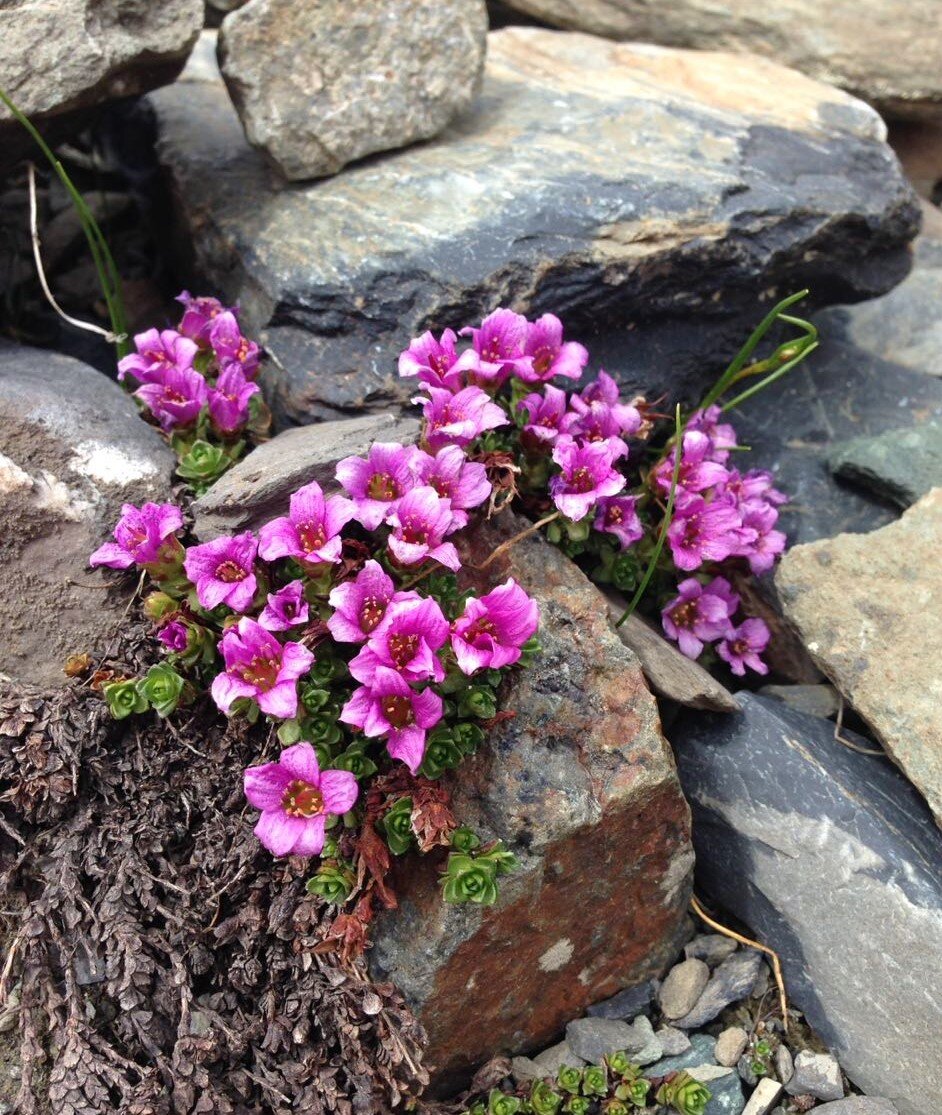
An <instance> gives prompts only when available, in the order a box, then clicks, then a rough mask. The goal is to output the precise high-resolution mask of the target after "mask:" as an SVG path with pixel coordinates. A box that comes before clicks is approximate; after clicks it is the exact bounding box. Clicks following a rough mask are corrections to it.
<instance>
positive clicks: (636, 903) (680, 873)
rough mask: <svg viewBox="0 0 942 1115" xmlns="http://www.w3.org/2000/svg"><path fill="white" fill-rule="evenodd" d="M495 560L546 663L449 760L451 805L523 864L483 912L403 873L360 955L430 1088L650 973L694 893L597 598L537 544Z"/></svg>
mask: <svg viewBox="0 0 942 1115" xmlns="http://www.w3.org/2000/svg"><path fill="white" fill-rule="evenodd" d="M504 518H505V516H501V520H504ZM506 518H507V520H509V521H507V522H506V524H504V525H502V526H501V528H500V531H498V529H497V526H496V524H494V523H492V524H489V525H486V526H484V527H482V528H481V530H480V531H478V532H476V533H475V536H474V545H475V553H476V554H484V553H489V552H491V551H492V550H493V548H494V547H495V545H496V544H498V542H499V540H500V539H501V538H504V537H509V536H510V532H512V531H514V530H515V529H516V528H517V527H519V520H514V519H513V518H511V517H510V516H507V517H506ZM494 564H495V566H499V568H496V569H492V570H489V571H488V572H492V573H493V580H494V581H495V582H500V581H503V580H505V579H506V577H507V576H509V575H513V576H514V577H516V578H517V579H518V581H519V582H520V583H521V584H522V585H523V586H524V587H525V588H526V589H527V591H528V592H530V593H532V594H533V595H534V596H535V597H536V599H537V600H538V601H539V603H540V607H541V611H542V626H541V635H540V638H541V641H542V645H543V652H542V654H540V655H539V656H538V658H537V659H536V661H535V663H534V665H533V666H531V667H530V668H529V669H527V670H525V671H523V672H522V673H521V674H520V676H519V679H518V680H517V681H516V682H515V683H514V685H513V687H512V688H511V690H510V691H509V692H508V693H507V695H506V698H505V700H504V707H506V708H509V709H512V710H514V711H515V712H516V714H517V715H516V718H515V719H513V720H509V721H506V722H504V723H503V724H500V725H498V726H496V727H495V728H494V729H493V730H492V731H491V732H490V734H489V736H488V739H487V741H486V743H485V744H484V745H483V746H482V748H481V749H480V750H479V752H478V754H477V755H476V756H475V757H474V758H473V759H471V760H468V761H467V762H466V763H465V764H464V765H463V766H462V768H461V775H460V779H459V780H457V781H456V782H455V784H454V786H453V792H454V809H455V813H456V815H457V816H459V817H461V818H462V821H463V822H464V823H467V824H470V825H472V826H473V827H474V828H475V829H476V830H479V831H481V834H482V836H483V837H484V838H485V839H487V838H493V837H499V838H500V839H502V840H503V841H504V842H505V843H506V844H507V845H508V846H509V847H510V848H511V849H512V850H513V851H514V852H515V853H516V854H517V856H518V857H519V860H520V867H519V868H518V870H517V871H515V872H514V873H513V874H511V875H509V876H507V877H506V879H503V880H501V896H500V899H499V901H498V903H497V904H496V905H495V906H493V907H490V908H488V909H484V910H482V909H480V908H479V907H471V906H448V905H446V904H444V903H443V902H442V901H441V886H440V883H439V877H438V872H439V868H438V866H437V865H435V864H431V863H429V864H424V865H422V866H421V867H419V868H417V867H416V866H415V865H413V864H410V865H409V870H408V872H403V877H402V878H401V879H398V878H397V880H396V887H397V893H398V895H399V897H400V907H399V909H398V910H397V911H393V912H391V913H389V914H384V915H383V916H382V917H381V918H380V919H379V921H378V924H377V932H376V938H375V944H374V947H373V949H372V950H371V953H370V963H371V966H372V969H373V971H374V972H375V973H377V974H379V975H381V976H383V977H384V978H390V979H392V980H394V981H395V983H396V984H397V986H398V987H399V988H400V989H401V991H402V992H403V993H404V995H405V996H406V998H407V999H408V1000H409V1001H410V1003H411V1004H412V1005H413V1006H414V1007H415V1008H416V1010H417V1012H418V1015H419V1018H420V1020H421V1022H422V1024H423V1025H424V1026H425V1028H426V1030H427V1031H428V1035H429V1041H430V1048H429V1054H428V1056H429V1060H430V1061H431V1062H432V1063H434V1064H436V1065H437V1066H438V1068H439V1073H438V1080H439V1083H440V1084H442V1085H443V1086H446V1085H448V1084H455V1083H460V1082H461V1081H462V1080H464V1079H467V1077H468V1075H469V1073H470V1071H471V1070H472V1069H473V1068H474V1066H475V1065H477V1064H478V1063H480V1062H482V1061H484V1060H486V1059H487V1058H488V1057H490V1056H491V1055H492V1054H493V1053H495V1052H496V1051H503V1052H524V1053H526V1052H529V1051H531V1050H533V1049H540V1048H541V1047H542V1046H545V1045H546V1043H547V1042H548V1041H551V1040H552V1039H553V1038H554V1037H555V1036H556V1035H558V1034H559V1033H560V1032H561V1030H562V1029H563V1027H564V1026H565V1024H566V1023H567V1022H568V1021H569V1020H570V1019H572V1018H574V1017H579V1016H580V1015H582V1014H583V1013H584V1012H585V1009H586V1007H588V1006H589V1004H590V1003H593V1002H596V1001H598V1000H599V999H602V998H605V997H607V996H611V995H613V994H614V993H615V992H616V991H618V990H619V989H620V988H623V987H628V986H631V985H634V984H639V983H643V982H644V981H646V980H649V979H651V978H652V977H654V976H660V975H661V973H662V972H663V971H664V969H665V968H666V966H667V964H668V963H669V962H670V960H671V959H672V958H673V957H674V956H676V955H677V953H678V952H679V951H680V947H681V944H682V942H683V939H684V928H685V911H686V905H687V902H688V899H689V895H690V875H691V869H692V863H693V856H692V851H691V847H690V843H689V829H688V810H687V805H686V802H685V801H684V799H683V796H682V794H681V792H680V787H679V784H678V782H677V777H676V771H675V768H674V763H673V759H672V757H671V755H670V751H669V748H668V747H667V745H666V743H665V742H664V740H663V737H662V736H661V733H660V728H659V723H658V717H657V708H656V705H655V701H654V698H653V696H652V695H651V693H650V692H649V691H648V689H647V688H646V686H645V684H644V680H643V677H642V674H641V668H640V666H639V664H638V662H637V660H636V659H635V658H634V656H633V655H632V654H631V652H630V651H629V650H627V648H625V647H624V646H622V644H621V643H620V642H619V641H618V639H617V637H616V636H615V634H614V633H613V632H612V630H611V628H610V626H609V623H608V619H607V616H606V612H605V607H604V602H603V600H602V597H601V595H600V594H599V592H598V590H597V589H596V588H594V586H592V585H591V584H590V583H589V581H588V580H586V578H585V577H584V576H583V574H582V573H581V572H580V571H579V570H578V569H577V568H576V567H575V566H574V565H573V564H572V563H571V562H570V561H569V560H568V559H567V558H565V557H564V556H563V555H562V554H561V553H560V552H559V551H558V550H557V549H555V548H554V547H552V546H550V545H549V544H548V543H546V542H544V541H543V540H542V539H539V538H536V537H531V538H529V539H525V540H524V541H522V542H520V543H518V544H517V545H516V546H515V547H514V548H513V549H512V550H511V551H509V553H507V554H506V555H503V556H502V557H501V558H499V559H498V560H497V561H496V562H495V563H494ZM589 912H590V914H589ZM587 915H588V916H587ZM601 1021H603V1020H595V1019H593V1020H590V1022H591V1023H595V1022H601Z"/></svg>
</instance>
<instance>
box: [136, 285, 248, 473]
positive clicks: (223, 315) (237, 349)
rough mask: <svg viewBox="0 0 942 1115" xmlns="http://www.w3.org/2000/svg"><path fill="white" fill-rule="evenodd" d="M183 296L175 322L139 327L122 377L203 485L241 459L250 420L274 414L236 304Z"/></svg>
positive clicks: (183, 464) (183, 467) (182, 469)
mask: <svg viewBox="0 0 942 1115" xmlns="http://www.w3.org/2000/svg"><path fill="white" fill-rule="evenodd" d="M177 301H178V302H180V303H182V305H183V315H182V317H181V319H180V321H179V322H178V324H177V327H176V328H175V329H148V330H147V331H146V332H144V333H138V334H137V336H135V338H134V347H135V351H134V352H133V353H131V354H130V355H128V356H125V357H124V358H123V359H122V360H120V361H119V363H118V379H119V380H120V381H121V382H123V383H124V384H125V385H126V386H128V387H130V388H132V393H133V395H134V397H135V398H136V399H137V400H138V402H139V403H140V404H141V406H142V407H143V409H144V410H145V412H146V413H147V414H148V415H149V416H150V418H151V419H152V420H153V421H154V422H156V423H157V425H158V426H159V427H160V429H161V430H162V431H163V432H164V434H166V435H167V436H168V438H169V439H170V441H171V444H172V445H173V447H174V448H175V450H176V451H177V454H178V456H179V458H180V465H179V470H178V471H179V473H180V475H181V476H182V477H183V478H184V479H185V480H188V481H190V483H191V484H192V485H193V487H194V488H195V489H196V491H197V492H198V493H199V492H200V491H202V490H204V489H205V488H206V487H207V486H208V485H209V484H211V483H212V482H213V481H214V480H215V479H217V478H218V477H219V476H220V475H221V474H222V473H223V472H224V471H225V470H226V469H227V468H228V467H230V465H231V464H233V463H234V461H235V460H236V459H238V457H239V455H240V454H241V452H242V451H243V449H244V447H245V443H244V440H242V437H243V434H244V433H245V432H246V429H247V427H250V426H251V427H253V428H254V429H255V430H258V431H263V430H264V429H265V428H266V427H267V425H268V414H267V410H266V408H265V405H264V403H263V402H262V399H261V394H260V388H259V385H258V384H257V383H256V382H255V381H256V378H257V376H258V371H259V361H260V351H259V347H258V345H257V344H255V342H254V341H250V340H249V339H248V338H247V337H245V336H243V334H242V331H241V329H240V328H239V322H238V310H237V309H236V308H235V307H226V306H224V305H223V304H222V303H221V302H220V301H219V300H218V299H216V298H208V297H194V296H193V295H191V294H190V293H189V292H188V291H183V293H182V294H181V295H180V296H179V297H178V298H177Z"/></svg>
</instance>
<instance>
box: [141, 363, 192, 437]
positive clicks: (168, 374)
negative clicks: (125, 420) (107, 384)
mask: <svg viewBox="0 0 942 1115" xmlns="http://www.w3.org/2000/svg"><path fill="white" fill-rule="evenodd" d="M134 394H135V396H136V397H137V398H138V399H140V400H141V402H143V403H144V404H145V405H146V406H147V408H148V410H149V411H150V412H151V414H153V416H154V417H155V418H156V419H157V421H158V422H159V423H160V426H161V429H163V430H172V429H173V428H174V427H175V426H188V425H190V423H192V422H195V421H196V419H197V418H198V417H199V413H200V411H201V410H202V409H203V405H204V403H205V402H206V400H207V398H208V397H209V389H208V387H207V386H206V380H205V379H203V377H202V376H201V375H200V373H199V372H198V371H196V370H195V369H194V368H178V367H177V366H176V365H168V366H167V367H161V368H159V369H157V370H155V371H153V372H152V373H151V374H150V376H149V378H148V379H147V382H146V383H142V384H141V386H140V387H139V388H138V389H137V390H136V391H135V392H134Z"/></svg>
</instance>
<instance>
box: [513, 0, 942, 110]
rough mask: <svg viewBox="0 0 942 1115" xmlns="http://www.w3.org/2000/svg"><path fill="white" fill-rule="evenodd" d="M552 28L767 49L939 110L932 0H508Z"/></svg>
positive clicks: (939, 51) (846, 81)
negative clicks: (929, 34)
mask: <svg viewBox="0 0 942 1115" xmlns="http://www.w3.org/2000/svg"><path fill="white" fill-rule="evenodd" d="M506 3H507V5H508V6H509V7H511V8H516V9H518V10H519V11H521V12H525V13H526V14H527V15H530V16H536V17H537V18H539V19H541V20H545V21H546V22H547V23H550V24H552V25H553V26H556V27H568V28H572V29H574V30H576V31H588V32H590V33H592V34H594V35H608V36H611V37H613V38H617V39H632V40H638V41H642V42H653V43H663V44H665V45H666V46H675V47H676V46H680V47H696V48H698V49H707V50H741V51H746V52H748V53H750V54H764V55H767V56H769V57H770V58H774V59H775V60H776V61H777V62H781V63H783V64H784V65H786V66H794V67H795V69H798V70H802V71H803V72H804V73H807V74H810V75H811V76H812V77H816V78H818V79H819V80H821V81H828V82H832V83H833V84H835V85H839V86H841V87H842V88H844V89H847V90H849V91H850V92H852V93H854V94H856V95H857V96H859V97H863V98H864V99H865V100H868V101H871V102H873V103H874V104H877V105H879V106H880V108H881V109H882V110H883V111H884V112H887V113H891V114H897V115H901V116H905V117H928V118H930V119H932V118H934V117H936V116H939V115H942V44H940V42H939V41H938V39H933V41H932V42H931V43H926V42H925V38H926V31H927V29H928V28H929V27H935V26H936V25H937V21H938V16H939V11H938V8H937V6H936V5H935V3H934V2H933V0H889V2H888V0H834V2H832V3H830V4H824V5H822V4H815V3H813V0H783V2H782V3H779V4H775V5H769V4H763V3H762V2H761V0H726V2H725V3H723V4H721V5H718V4H716V3H713V2H711V0H660V2H659V3H657V4H651V3H650V2H649V0H506Z"/></svg>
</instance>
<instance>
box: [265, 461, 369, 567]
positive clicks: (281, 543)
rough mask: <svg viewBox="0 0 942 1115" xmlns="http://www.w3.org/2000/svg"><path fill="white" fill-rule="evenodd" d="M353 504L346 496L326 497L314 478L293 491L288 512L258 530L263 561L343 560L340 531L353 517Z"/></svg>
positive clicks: (311, 562)
mask: <svg viewBox="0 0 942 1115" xmlns="http://www.w3.org/2000/svg"><path fill="white" fill-rule="evenodd" d="M355 513H356V511H355V508H354V506H353V504H352V503H351V502H350V500H348V499H344V498H343V496H330V498H325V496H324V493H323V491H322V489H321V486H320V484H318V483H317V481H316V480H312V481H311V483H310V484H305V486H304V487H303V488H299V489H298V490H297V491H296V492H295V493H294V495H292V497H291V500H290V502H289V509H288V514H287V515H286V516H285V517H284V518H281V519H274V520H273V521H272V522H270V523H266V524H265V525H264V526H263V527H262V528H261V530H260V531H259V532H258V536H259V541H258V553H259V556H260V557H261V558H262V559H263V560H264V561H275V560H276V559H277V558H285V557H292V558H297V559H298V561H300V562H301V563H302V564H304V565H307V566H316V565H320V564H324V563H333V562H338V561H340V554H341V549H342V546H343V540H342V539H341V537H340V531H341V530H342V529H343V528H344V527H345V526H346V524H347V523H349V522H350V520H351V519H352V518H353V517H354V515H355Z"/></svg>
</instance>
